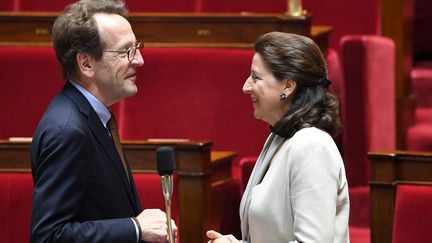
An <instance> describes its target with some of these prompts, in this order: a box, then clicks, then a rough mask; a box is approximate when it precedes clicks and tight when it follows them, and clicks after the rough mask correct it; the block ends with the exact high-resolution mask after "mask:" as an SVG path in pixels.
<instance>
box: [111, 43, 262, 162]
mask: <svg viewBox="0 0 432 243" xmlns="http://www.w3.org/2000/svg"><path fill="white" fill-rule="evenodd" d="M143 56H144V62H145V63H144V66H143V67H142V68H139V69H138V74H137V76H138V80H137V85H138V94H137V95H135V96H134V97H130V98H127V99H124V100H123V102H122V103H123V104H122V106H121V107H122V108H121V112H120V113H122V121H120V122H119V123H120V125H119V126H120V133H121V136H122V138H123V139H147V138H177V139H179V138H186V139H194V140H210V141H213V142H214V144H213V147H212V148H213V149H216V150H231V151H237V152H239V154H240V157H241V156H249V155H257V154H258V153H259V151H260V150H261V148H262V146H263V143H264V142H265V139H266V137H267V136H268V134H269V129H268V126H267V125H266V124H265V123H264V122H261V121H257V120H256V119H255V118H254V117H253V108H252V104H251V101H250V97H249V96H248V95H245V94H243V93H242V86H243V83H244V81H245V80H246V78H247V77H248V76H249V72H250V65H251V60H252V56H253V51H252V50H239V49H206V48H146V49H144V51H143Z"/></svg>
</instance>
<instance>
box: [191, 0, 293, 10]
mask: <svg viewBox="0 0 432 243" xmlns="http://www.w3.org/2000/svg"><path fill="white" fill-rule="evenodd" d="M197 1H201V6H202V8H201V9H200V10H201V11H202V12H229V13H233V12H256V13H285V12H286V11H287V1H286V0H272V1H271V4H270V3H269V2H267V1H262V0H237V1H230V2H229V4H228V3H227V2H226V1H220V0H197Z"/></svg>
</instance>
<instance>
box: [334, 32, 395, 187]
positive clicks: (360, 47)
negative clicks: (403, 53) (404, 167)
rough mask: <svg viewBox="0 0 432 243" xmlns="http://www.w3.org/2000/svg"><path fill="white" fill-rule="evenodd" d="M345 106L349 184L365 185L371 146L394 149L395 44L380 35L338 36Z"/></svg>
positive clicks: (372, 148) (372, 147)
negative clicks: (339, 39) (340, 38)
mask: <svg viewBox="0 0 432 243" xmlns="http://www.w3.org/2000/svg"><path fill="white" fill-rule="evenodd" d="M340 45H341V48H340V50H341V59H342V63H343V67H344V79H345V82H346V85H345V105H346V107H349V108H347V109H345V114H344V119H343V120H344V122H345V124H344V142H343V146H344V148H343V150H344V152H343V155H344V161H345V165H346V171H347V176H348V181H349V183H350V186H351V187H354V186H361V185H367V183H368V178H369V176H368V174H369V162H368V159H367V152H368V151H370V150H381V149H395V147H396V122H395V120H396V107H395V100H396V97H395V94H396V91H395V89H396V87H395V71H394V65H395V54H394V52H395V46H394V43H393V41H392V40H390V39H388V38H385V37H380V36H360V35H359V36H346V37H344V38H342V40H341V43H340Z"/></svg>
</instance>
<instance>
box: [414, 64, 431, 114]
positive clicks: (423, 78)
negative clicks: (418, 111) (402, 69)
mask: <svg viewBox="0 0 432 243" xmlns="http://www.w3.org/2000/svg"><path fill="white" fill-rule="evenodd" d="M411 86H412V89H413V93H414V94H415V97H416V107H417V108H418V107H432V95H431V94H432V62H423V63H420V64H419V65H415V66H414V67H413V68H412V70H411Z"/></svg>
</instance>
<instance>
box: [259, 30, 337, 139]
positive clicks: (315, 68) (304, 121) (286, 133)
mask: <svg viewBox="0 0 432 243" xmlns="http://www.w3.org/2000/svg"><path fill="white" fill-rule="evenodd" d="M254 50H255V52H256V53H258V54H259V55H260V56H261V58H262V59H263V60H264V62H265V63H266V65H267V67H268V68H269V69H270V70H271V72H272V73H273V75H274V76H275V77H276V79H278V80H280V81H282V80H293V81H294V82H295V83H296V89H295V91H294V97H293V99H292V104H290V107H289V109H288V111H287V112H286V113H285V114H284V116H283V117H282V119H281V120H279V121H278V122H277V123H276V124H275V125H274V126H273V127H270V129H271V131H272V132H273V133H276V134H277V135H279V136H282V137H285V138H290V137H292V136H293V135H294V134H295V133H296V132H297V131H299V130H300V129H302V128H305V127H316V128H319V129H321V130H324V131H326V132H328V133H329V134H331V135H332V136H336V135H337V134H338V133H339V132H340V130H341V124H340V120H339V102H338V100H337V98H336V97H335V96H334V95H333V94H331V93H330V91H329V90H328V85H329V84H330V81H329V80H328V78H327V66H326V62H325V59H324V57H323V55H322V53H321V51H320V49H319V47H318V46H317V45H316V44H315V42H314V41H313V40H311V39H310V38H308V37H305V36H301V35H296V34H290V33H282V32H270V33H267V34H264V35H262V36H260V37H258V39H257V40H256V42H255V46H254Z"/></svg>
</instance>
